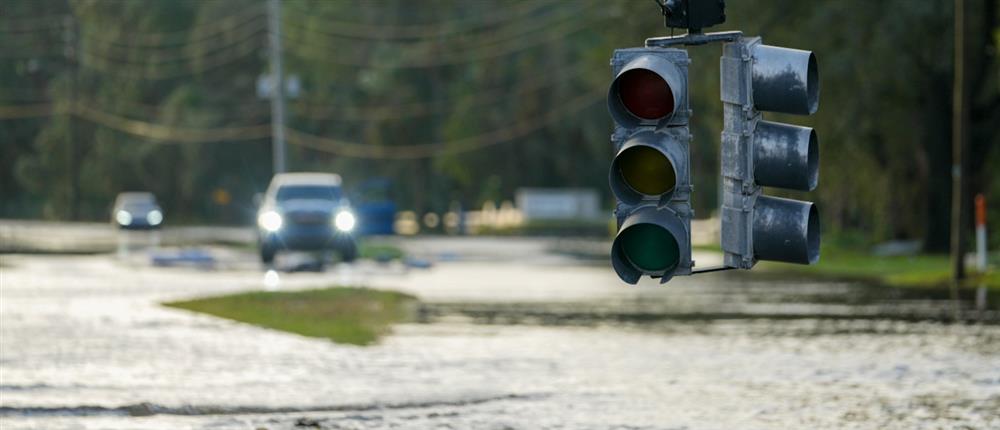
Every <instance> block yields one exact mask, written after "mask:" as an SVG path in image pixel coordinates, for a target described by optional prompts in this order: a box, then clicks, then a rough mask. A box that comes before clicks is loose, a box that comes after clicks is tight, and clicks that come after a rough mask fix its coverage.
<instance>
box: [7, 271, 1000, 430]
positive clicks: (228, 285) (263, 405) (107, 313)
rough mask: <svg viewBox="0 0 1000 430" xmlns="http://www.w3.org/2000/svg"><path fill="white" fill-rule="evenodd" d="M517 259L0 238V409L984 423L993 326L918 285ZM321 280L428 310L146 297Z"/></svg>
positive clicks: (719, 422)
mask: <svg viewBox="0 0 1000 430" xmlns="http://www.w3.org/2000/svg"><path fill="white" fill-rule="evenodd" d="M529 260H530V261H529ZM529 260H525V259H518V258H511V259H506V260H504V259H498V261H493V262H490V261H454V262H444V263H439V264H436V265H435V266H434V267H433V268H431V269H427V270H409V271H407V270H404V269H401V268H399V267H390V268H388V269H386V268H381V267H378V266H364V265H360V266H357V267H346V266H342V267H337V268H334V269H332V270H330V271H328V272H326V273H292V274H289V273H280V274H272V275H270V276H271V279H270V280H269V282H268V285H265V274H264V272H263V271H261V270H256V269H245V270H244V269H238V270H228V271H205V270H197V269H186V268H171V269H167V268H153V267H148V266H146V265H142V264H136V263H128V262H120V261H116V260H115V259H114V258H112V257H108V256H75V257H65V256H64V257H53V256H9V255H8V256H0V427H2V428H3V429H5V430H7V429H22V428H24V429H26V428H45V429H62V428H66V429H70V428H72V429H78V428H83V429H89V428H95V429H97V428H101V429H103V428H108V429H118V428H121V429H126V428H127V429H133V428H171V429H173V428H211V429H260V428H264V429H290V428H328V429H368V428H416V429H430V428H434V429H437V428H456V429H472V428H476V429H479V428H485V429H535V428H553V429H559V428H567V429H569V428H572V429H590V428H593V429H608V428H630V429H632V428H634V429H646V428H649V429H732V428H741V429H785V428H810V429H842V428H857V429H921V428H927V429H936V428H972V429H992V428H1000V412H998V411H1000V326H997V325H992V324H945V323H941V322H933V321H923V322H921V321H914V320H918V319H921V318H923V317H929V318H933V315H938V314H940V313H941V312H944V310H945V309H948V305H947V304H946V303H942V302H941V301H940V300H935V299H934V297H922V298H920V297H906V296H900V295H899V293H887V296H886V297H875V298H865V299H864V300H860V299H858V298H857V297H853V298H852V297H851V296H850V293H851V291H854V289H857V288H862V287H860V286H855V285H850V284H817V283H802V282H799V281H794V280H764V279H758V280H748V279H750V278H747V277H745V276H741V275H739V274H738V275H726V276H705V277H692V278H685V279H683V280H681V281H679V282H677V283H675V282H671V284H670V285H669V286H667V287H662V286H658V285H655V284H647V285H643V286H641V287H624V286H622V285H621V284H620V283H619V282H618V281H617V280H616V278H614V274H613V273H612V272H611V271H610V269H609V268H606V267H587V266H581V265H574V264H573V263H571V262H567V261H565V260H561V259H558V258H552V259H544V258H531V259H529ZM744 275H745V274H744ZM276 277H280V280H278V279H277V278H276ZM332 283H341V284H344V283H347V284H354V285H367V286H371V287H378V288H381V287H395V288H398V289H400V290H404V291H409V292H413V293H415V294H417V295H419V296H420V297H421V298H422V299H423V300H424V301H425V302H427V303H428V306H427V314H428V321H429V323H424V324H417V323H414V324H404V325H400V326H397V327H396V328H395V329H394V331H393V334H392V335H390V336H387V337H386V338H384V339H383V340H382V342H380V343H379V344H378V345H375V346H371V347H356V346H348V345H339V344H334V343H331V342H329V341H326V340H321V339H312V338H305V337H300V336H295V335H289V334H285V333H281V332H277V331H271V330H265V329H260V328H256V327H252V326H249V325H245V324H240V323H235V322H230V321H226V320H222V319H218V318H213V317H209V316H204V315H197V314H192V313H189V312H185V311H181V310H176V309H168V308H164V307H161V306H159V305H158V303H159V302H162V301H167V300H174V299H180V298H189V297H193V296H199V295H212V294H220V293H224V292H233V291H241V290H248V289H263V288H276V289H295V288H309V287H316V286H322V285H329V284H332ZM845 295H846V296H845ZM838 297H840V298H839V299H838ZM546 315H556V316H557V318H555V319H546ZM586 315H591V316H593V315H596V316H594V317H592V318H586V317H584V316H586ZM810 315H812V316H810ZM852 315H853V316H852ZM560 316H561V317H560ZM480 322H490V323H491V324H478V323H480ZM512 322H522V323H528V324H509V323H512Z"/></svg>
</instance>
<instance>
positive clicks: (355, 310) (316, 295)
mask: <svg viewBox="0 0 1000 430" xmlns="http://www.w3.org/2000/svg"><path fill="white" fill-rule="evenodd" d="M416 304H417V299H416V297H413V296H411V295H408V294H403V293H399V292H395V291H382V290H372V289H364V288H350V287H332V288H324V289H318V290H304V291H256V292H248V293H240V294H232V295H225V296H217V297H208V298H203V299H196V300H186V301H179V302H170V303H164V305H165V306H169V307H173V308H178V309H186V310H189V311H195V312H201V313H206V314H209V315H214V316H217V317H221V318H226V319H231V320H234V321H240V322H244V323H248V324H253V325H256V326H260V327H266V328H271V329H275V330H282V331H287V332H291V333H296V334H300V335H303V336H310V337H321V338H327V339H330V340H332V341H334V342H339V343H347V344H352V345H370V344H372V343H374V342H375V341H377V340H378V338H379V337H380V336H382V335H385V334H387V333H388V332H389V331H390V328H391V326H392V324H394V323H399V322H406V321H411V320H413V319H414V318H415V316H416V315H415V314H416Z"/></svg>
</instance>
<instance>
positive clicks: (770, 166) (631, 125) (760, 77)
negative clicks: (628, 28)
mask: <svg viewBox="0 0 1000 430" xmlns="http://www.w3.org/2000/svg"><path fill="white" fill-rule="evenodd" d="M709 3H712V5H710V6H706V7H707V8H708V9H704V10H701V11H698V13H695V12H696V11H695V10H692V9H690V8H691V7H692V6H691V5H690V4H689V2H688V1H686V0H677V1H668V2H666V3H663V4H662V5H661V7H662V8H663V12H664V15H665V16H666V17H667V24H668V26H683V27H686V28H688V29H689V33H688V34H686V35H683V36H678V37H664V38H651V39H647V40H646V46H645V47H642V48H626V49H618V50H616V51H615V52H614V54H613V57H612V59H611V66H612V74H613V76H614V79H613V80H612V83H611V86H610V89H609V91H608V109H609V112H610V113H611V117H612V119H613V120H614V122H615V132H614V134H613V135H612V139H611V140H612V143H613V146H614V150H615V157H614V160H613V161H612V164H611V169H610V172H609V184H610V187H611V190H612V192H613V194H614V195H615V198H616V199H617V205H616V209H615V216H616V219H617V224H618V230H617V234H616V236H615V240H614V242H613V244H612V250H611V260H612V265H613V267H614V268H615V271H616V272H617V273H618V275H619V277H620V278H621V279H622V280H623V281H625V282H628V283H632V284H634V283H636V282H638V280H639V279H640V278H641V277H642V276H650V277H653V278H659V279H660V281H661V283H663V282H666V281H668V280H670V278H672V277H673V276H680V275H690V274H695V273H701V272H709V271H715V270H725V269H729V268H739V269H750V268H752V267H753V265H754V264H755V263H756V262H757V261H758V260H774V261H784V262H791V263H800V264H812V263H815V262H816V261H817V260H818V258H819V220H818V215H817V211H816V208H815V205H813V204H812V203H811V202H801V201H796V200H790V199H783V198H778V197H771V196H766V195H764V194H763V193H762V187H764V186H768V187H780V188H788V189H795V190H802V191H811V190H812V189H814V188H815V187H816V184H817V180H818V165H819V151H818V144H817V139H816V133H815V132H814V131H813V130H812V129H811V128H808V127H798V126H794V125H788V124H781V123H776V122H769V121H764V120H763V119H762V113H761V112H762V111H773V112H782V113H790V114H802V115H808V114H812V113H814V112H815V111H816V109H817V107H818V98H819V81H818V70H817V67H816V60H815V56H814V55H813V54H812V53H811V52H808V51H800V50H795V49H788V48H780V47H773V46H767V45H763V44H761V43H760V38H744V37H743V35H742V33H740V32H720V33H707V34H706V33H701V32H700V29H701V28H702V27H707V26H710V25H714V24H717V23H720V22H722V21H724V18H725V15H724V13H723V8H724V3H723V2H722V1H717V2H711V1H710V2H709ZM705 4H707V3H705ZM705 4H703V5H702V6H705ZM713 8H717V9H713ZM709 9H711V10H709ZM678 16H683V20H679V19H678ZM672 23H673V24H674V25H672ZM711 42H723V43H724V48H723V57H722V60H721V63H722V64H721V71H722V91H721V93H722V101H723V104H724V129H723V133H722V151H721V154H722V163H721V164H722V182H723V195H722V209H721V218H722V226H721V231H722V234H721V236H722V237H721V239H722V240H721V242H722V243H721V245H722V250H723V252H724V255H725V257H724V264H723V266H721V267H715V268H698V269H695V268H694V267H695V264H694V261H693V260H692V259H691V217H692V216H693V215H694V213H693V211H692V209H691V194H692V190H693V187H692V184H691V181H690V152H689V143H690V141H691V134H690V131H689V128H688V119H689V118H690V115H691V111H690V109H689V102H688V98H689V97H688V88H689V86H688V72H687V71H688V65H689V64H690V60H689V59H688V55H687V51H685V50H683V49H677V48H675V47H677V46H685V45H702V44H706V43H711Z"/></svg>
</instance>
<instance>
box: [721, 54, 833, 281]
mask: <svg viewBox="0 0 1000 430" xmlns="http://www.w3.org/2000/svg"><path fill="white" fill-rule="evenodd" d="M721 72H722V92H721V93H722V102H723V116H724V128H723V132H722V180H723V196H722V197H723V198H722V214H721V217H722V250H723V252H724V254H725V256H724V264H725V266H727V267H733V268H741V269H749V268H751V267H753V265H754V264H756V262H757V261H758V260H772V261H783V262H788V263H799V264H812V263H815V262H816V261H818V260H819V242H820V231H819V216H818V214H817V211H816V206H815V205H814V204H813V203H812V202H806V201H799V200H791V199H785V198H779V197H772V196H767V195H764V194H763V192H762V187H778V188H786V189H792V190H800V191H812V190H813V189H815V188H816V184H817V180H818V177H819V147H818V142H817V139H816V132H815V131H813V129H811V128H809V127H799V126H795V125H790V124H782V123H777V122H770V121H765V120H763V114H762V112H763V111H770V112H780V113H786V114H795V115H811V114H813V113H815V112H816V109H817V108H818V106H819V74H818V70H817V66H816V57H815V56H814V55H813V54H812V52H809V51H802V50H798V49H789V48H781V47H777V46H768V45H764V44H762V43H761V39H760V38H759V37H753V38H742V37H741V38H738V39H736V40H734V41H732V42H729V43H726V44H725V45H723V55H722V60H721Z"/></svg>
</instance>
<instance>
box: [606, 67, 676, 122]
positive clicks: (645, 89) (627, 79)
mask: <svg viewBox="0 0 1000 430" xmlns="http://www.w3.org/2000/svg"><path fill="white" fill-rule="evenodd" d="M618 97H620V98H621V101H622V104H623V105H625V109H628V111H629V112H631V113H632V115H635V116H637V117H639V118H642V119H653V120H655V119H660V118H663V117H665V116H668V115H670V114H672V113H674V93H673V91H672V90H671V89H670V85H668V84H667V81H665V80H664V79H663V78H662V77H660V75H658V74H656V73H654V72H652V71H650V70H646V69H632V70H629V71H627V72H625V73H623V74H622V75H621V76H619V77H618Z"/></svg>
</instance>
